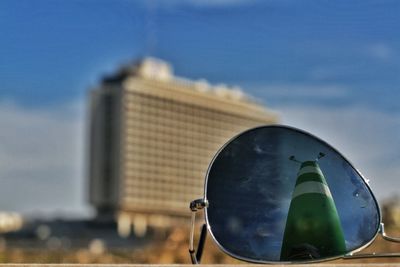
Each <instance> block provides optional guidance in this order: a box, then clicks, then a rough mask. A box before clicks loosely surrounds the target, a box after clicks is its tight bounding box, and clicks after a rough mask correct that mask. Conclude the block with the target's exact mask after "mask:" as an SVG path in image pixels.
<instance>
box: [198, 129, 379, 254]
mask: <svg viewBox="0 0 400 267" xmlns="http://www.w3.org/2000/svg"><path fill="white" fill-rule="evenodd" d="M206 198H207V200H208V202H209V207H208V208H207V210H206V214H207V220H208V223H209V226H210V229H211V232H212V235H213V237H214V238H215V240H216V241H217V242H218V243H219V244H220V245H221V246H222V247H223V249H224V250H225V251H226V252H228V253H229V254H231V255H232V256H234V257H237V258H241V259H244V260H249V261H261V262H270V261H302V260H312V259H325V258H332V257H336V256H340V255H343V254H345V253H346V252H349V251H353V250H355V249H357V248H360V247H362V246H364V245H366V244H367V243H369V242H370V241H371V240H372V239H373V238H374V237H375V235H376V233H377V230H378V227H379V222H380V214H379V209H378V207H377V204H376V201H375V198H374V197H373V195H372V194H371V192H370V190H369V188H368V186H367V185H366V184H365V182H364V180H363V179H362V177H361V176H360V174H359V173H358V172H357V171H356V170H355V169H354V168H353V167H352V166H351V165H350V164H349V163H348V162H347V161H346V160H345V159H344V158H343V157H342V156H341V155H340V154H339V153H338V152H337V151H336V150H334V149H333V148H332V147H330V146H329V145H327V144H326V143H324V142H322V141H320V140H318V139H316V138H315V137H312V136H310V135H309V134H307V133H304V132H301V131H298V130H295V129H292V128H286V127H280V126H269V127H268V126H266V127H261V128H256V129H253V130H250V131H247V132H245V133H243V134H241V135H240V136H238V137H236V138H235V139H234V140H232V141H231V142H230V143H229V144H227V145H226V146H225V147H224V148H223V149H222V150H221V151H220V152H219V154H218V155H217V156H216V158H215V159H214V161H213V163H212V165H211V167H210V169H209V174H208V179H207V185H206Z"/></svg>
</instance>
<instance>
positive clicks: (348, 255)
mask: <svg viewBox="0 0 400 267" xmlns="http://www.w3.org/2000/svg"><path fill="white" fill-rule="evenodd" d="M261 128H283V129H288V130H292V131H294V132H298V133H301V134H305V135H308V136H310V137H312V138H314V139H316V140H318V141H319V142H321V143H322V144H324V145H326V146H328V147H329V148H331V149H332V150H333V151H334V152H336V153H337V154H339V155H340V156H341V157H342V158H343V159H344V160H345V161H346V162H347V163H349V165H350V166H351V167H352V168H353V169H354V170H355V171H356V173H357V174H358V175H359V176H360V177H361V178H362V179H363V182H364V183H365V185H366V186H367V189H368V190H369V192H370V194H371V196H372V198H373V200H374V202H375V204H376V206H377V209H378V215H379V224H378V227H377V229H376V232H375V235H374V236H373V237H372V239H371V240H369V241H368V242H367V243H365V244H364V245H362V246H360V247H358V248H356V249H354V250H352V251H350V252H348V253H346V254H344V255H339V256H334V257H330V258H324V259H317V260H310V261H304V263H317V262H325V261H331V260H335V259H351V258H353V259H355V258H361V257H363V256H362V255H354V253H356V252H359V251H361V250H363V249H365V248H366V247H368V246H369V245H371V243H372V242H373V241H374V240H375V238H376V237H377V235H378V234H379V233H382V236H383V237H384V238H385V237H386V238H385V239H386V240H390V241H394V240H397V239H396V238H390V237H387V236H386V235H385V234H384V230H383V229H384V228H383V224H382V213H381V209H380V206H379V203H378V201H377V200H376V198H375V196H374V194H373V192H372V190H371V188H370V185H369V184H368V180H367V179H365V178H364V176H363V175H362V174H361V172H360V171H359V170H358V169H357V168H355V167H354V165H353V164H352V163H351V162H350V161H349V160H348V159H347V158H346V157H344V156H343V155H342V153H340V152H339V151H338V150H337V149H335V148H334V147H332V146H331V145H330V144H328V143H327V142H325V141H324V140H322V139H320V138H319V137H317V136H315V135H313V134H310V133H308V132H306V131H303V130H300V129H298V128H295V127H291V126H286V125H280V124H273V125H265V126H259V127H255V128H251V129H248V130H246V131H243V132H241V133H239V134H237V135H235V136H234V137H233V138H231V139H230V140H229V141H228V142H226V143H225V144H224V145H223V146H222V147H221V148H220V149H219V150H218V151H217V153H216V154H215V155H214V157H213V159H212V160H211V162H210V164H209V167H208V169H207V173H206V180H205V183H204V197H203V199H202V202H203V203H208V200H207V184H208V176H209V173H210V169H211V166H212V165H213V163H214V161H215V159H216V158H217V157H218V156H219V154H220V153H221V151H222V150H223V149H224V148H225V147H226V146H227V145H228V144H230V143H231V142H232V141H233V140H235V139H236V138H237V137H239V136H241V135H243V134H245V133H247V132H250V131H254V130H257V129H261ZM207 208H208V205H207V204H206V205H205V206H204V215H205V223H206V226H207V229H208V231H209V233H210V235H211V236H212V239H213V240H214V242H215V243H216V244H217V246H218V247H219V248H220V249H221V250H222V251H223V252H224V253H226V254H228V255H229V256H231V257H233V258H236V259H238V260H242V261H247V262H252V263H267V264H290V263H301V261H297V262H290V261H263V260H255V259H249V258H245V257H242V256H240V255H236V254H235V253H232V252H230V251H228V250H227V249H225V248H224V247H223V246H222V245H221V244H220V243H219V242H218V240H217V239H216V238H215V236H214V234H213V232H212V227H211V225H210V224H209V221H208V213H207ZM196 211H197V210H196ZM196 211H193V210H192V212H193V213H194V212H196ZM192 218H193V217H192ZM192 223H193V228H192V229H193V230H194V221H193V222H192ZM192 234H194V231H191V238H190V239H191V246H192V248H193V236H192ZM398 241H399V242H400V239H398ZM396 242H397V241H396ZM371 255H374V256H373V257H377V255H378V254H371ZM391 255H392V254H391ZM365 257H369V256H368V255H365V256H364V258H365Z"/></svg>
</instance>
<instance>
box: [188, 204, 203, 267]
mask: <svg viewBox="0 0 400 267" xmlns="http://www.w3.org/2000/svg"><path fill="white" fill-rule="evenodd" d="M206 205H207V202H205V201H203V200H201V199H198V200H195V201H193V202H192V203H191V204H190V209H191V211H192V219H191V228H190V240H189V254H190V259H191V260H192V263H193V264H200V260H201V256H202V254H203V249H204V244H205V241H206V237H207V225H206V224H203V226H202V228H201V233H200V239H199V243H198V245H197V252H196V250H195V249H194V228H195V224H196V212H197V211H198V210H200V209H203V208H204V207H206Z"/></svg>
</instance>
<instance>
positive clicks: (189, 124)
mask: <svg viewBox="0 0 400 267" xmlns="http://www.w3.org/2000/svg"><path fill="white" fill-rule="evenodd" d="M90 100H91V105H90V152H89V157H90V160H89V161H90V164H89V165H90V168H89V176H90V202H91V204H92V205H94V206H95V207H96V208H97V211H98V213H99V214H105V213H109V214H113V215H115V216H117V218H118V224H119V227H120V232H122V233H124V232H125V234H126V233H127V232H126V231H128V232H129V229H130V225H131V224H133V225H134V227H136V228H135V232H137V233H139V232H141V230H140V229H142V230H143V227H144V226H146V225H148V224H153V225H155V226H157V225H158V224H165V223H166V220H168V219H169V218H174V217H182V216H188V215H190V212H189V208H188V205H189V202H190V201H191V200H193V199H195V198H199V197H201V196H202V195H203V186H204V178H205V174H206V171H207V168H208V164H209V163H210V161H211V160H212V158H213V156H214V154H215V153H216V151H217V150H218V149H219V148H220V147H221V146H222V145H223V144H224V143H225V142H227V141H228V140H229V139H230V138H232V137H233V136H234V135H236V134H238V133H239V132H241V131H243V130H245V129H248V128H250V127H254V126H258V125H264V124H270V123H275V122H277V117H276V115H275V114H274V113H272V112H270V111H269V110H267V109H266V108H265V107H263V106H262V105H260V104H259V103H257V102H255V101H254V100H251V99H250V98H249V97H248V96H246V95H245V94H244V93H243V92H242V91H240V89H238V88H227V87H226V86H210V85H209V84H208V83H207V82H206V81H204V80H200V81H189V80H185V79H182V78H177V77H175V76H174V75H173V72H172V68H171V66H170V65H169V64H168V63H166V62H163V61H161V60H157V59H154V58H147V59H144V60H142V61H140V62H138V63H137V64H135V65H132V66H128V67H125V68H122V69H121V70H120V71H119V72H118V73H117V74H116V75H114V76H112V77H108V78H105V79H104V80H103V82H102V83H101V84H100V86H99V87H98V88H96V89H94V90H93V91H92V92H91V99H90ZM124 229H125V230H124Z"/></svg>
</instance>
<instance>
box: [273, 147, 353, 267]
mask: <svg viewBox="0 0 400 267" xmlns="http://www.w3.org/2000/svg"><path fill="white" fill-rule="evenodd" d="M324 156H325V155H324V154H323V153H319V155H318V157H317V159H315V160H308V161H303V162H301V161H298V160H297V159H296V158H295V157H294V156H291V157H290V158H289V159H290V160H292V161H295V162H297V163H299V164H301V165H300V169H299V172H298V174H297V180H296V185H295V188H294V191H293V194H292V200H291V202H290V207H289V212H288V217H287V220H286V227H285V232H284V236H283V242H282V249H281V260H283V261H291V260H301V259H318V258H327V257H332V256H338V255H341V254H344V253H345V252H346V245H345V239H344V235H343V230H342V227H341V224H340V219H339V215H338V212H337V209H336V205H335V202H334V200H333V198H332V195H331V192H330V190H329V186H328V184H327V182H326V180H325V177H324V175H323V173H322V171H321V169H320V167H319V164H318V160H319V159H320V158H322V157H324Z"/></svg>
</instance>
